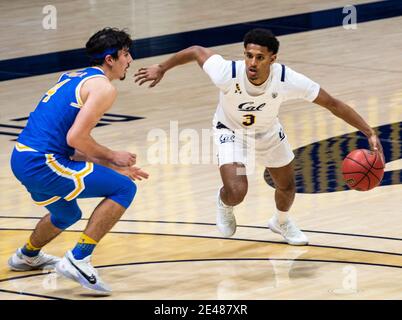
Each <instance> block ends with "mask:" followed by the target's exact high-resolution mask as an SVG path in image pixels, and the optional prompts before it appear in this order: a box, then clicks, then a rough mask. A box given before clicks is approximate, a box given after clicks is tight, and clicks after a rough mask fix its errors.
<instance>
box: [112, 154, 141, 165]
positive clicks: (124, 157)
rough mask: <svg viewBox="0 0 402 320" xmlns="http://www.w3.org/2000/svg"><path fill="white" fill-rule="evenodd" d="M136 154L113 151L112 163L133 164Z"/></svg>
mask: <svg viewBox="0 0 402 320" xmlns="http://www.w3.org/2000/svg"><path fill="white" fill-rule="evenodd" d="M136 161H137V156H136V155H135V154H134V153H130V152H127V151H113V159H112V161H111V162H112V163H113V164H114V165H116V166H118V167H131V166H133V165H135V162H136Z"/></svg>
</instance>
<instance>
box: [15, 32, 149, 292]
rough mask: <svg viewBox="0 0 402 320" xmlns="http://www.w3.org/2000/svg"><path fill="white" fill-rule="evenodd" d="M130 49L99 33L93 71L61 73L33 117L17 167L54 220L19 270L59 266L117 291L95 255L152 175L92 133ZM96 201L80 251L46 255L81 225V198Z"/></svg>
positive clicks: (26, 251) (23, 254)
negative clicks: (66, 233) (100, 272)
mask: <svg viewBox="0 0 402 320" xmlns="http://www.w3.org/2000/svg"><path fill="white" fill-rule="evenodd" d="M131 42H132V40H131V39H130V36H129V35H128V34H127V33H126V32H124V31H121V30H118V29H112V28H105V29H103V30H100V31H98V32H97V33H95V34H94V35H93V36H92V37H91V38H90V39H89V40H88V42H87V44H86V49H87V53H88V54H89V56H90V58H91V65H92V67H89V68H86V69H83V70H79V71H75V72H67V73H64V74H62V75H61V77H60V78H59V80H58V81H57V83H56V85H55V86H53V87H52V88H51V89H50V90H48V91H47V92H46V94H45V95H44V96H43V97H42V99H41V100H40V102H39V104H38V106H37V107H36V109H35V111H33V112H32V113H31V114H30V116H29V120H28V124H27V126H26V127H25V129H24V130H23V132H22V133H21V134H20V136H19V137H18V140H17V143H16V146H15V148H14V150H13V153H12V157H11V167H12V170H13V172H14V175H15V176H16V177H17V179H18V180H19V181H20V182H21V183H22V184H23V185H24V186H25V188H26V189H27V191H28V192H29V193H30V194H31V197H32V199H33V201H34V202H35V203H36V204H38V205H41V206H45V207H46V208H47V210H48V211H49V213H48V214H47V215H45V216H44V217H43V218H42V219H41V220H40V221H39V223H38V224H37V226H36V228H35V230H34V231H33V233H32V234H31V236H30V238H29V239H28V241H27V243H26V244H25V245H24V246H23V247H21V248H19V249H17V251H16V253H15V254H14V255H13V256H12V257H11V258H10V259H9V262H8V263H9V266H10V267H11V269H12V270H15V271H28V270H35V269H44V268H53V267H55V269H56V271H57V272H58V273H59V274H61V275H63V276H65V277H67V278H70V279H72V280H75V281H77V282H79V283H80V284H81V285H82V286H84V287H86V288H89V289H92V290H96V291H101V292H105V293H107V292H110V288H109V287H108V285H107V284H105V283H104V282H103V281H102V280H101V278H100V277H99V275H98V273H97V271H96V269H95V268H93V266H92V265H91V263H90V259H91V254H92V252H93V250H94V248H95V246H96V245H97V243H98V242H99V241H100V240H101V239H102V237H103V236H104V235H105V234H106V233H107V232H108V231H109V230H110V229H111V228H112V227H113V226H114V224H115V223H116V222H117V221H118V220H119V219H120V217H121V216H122V215H123V213H124V212H125V210H126V209H127V208H128V207H129V206H130V204H131V202H132V201H133V199H134V196H135V194H136V189H137V188H136V185H135V183H134V182H133V181H132V180H142V178H148V174H147V173H146V172H144V171H142V170H141V169H140V168H137V167H135V166H134V164H135V163H136V155H135V154H133V153H131V152H127V151H114V150H111V149H109V148H107V147H105V146H103V145H101V144H99V143H97V142H96V141H95V140H94V139H93V138H92V136H91V130H92V129H93V128H94V127H95V125H96V124H97V122H98V121H99V120H100V119H101V117H102V116H103V114H104V113H105V112H107V110H108V109H109V108H110V107H111V106H112V104H113V102H114V100H115V98H116V89H115V87H114V86H113V85H112V84H111V81H112V80H116V79H120V80H124V78H125V76H126V72H127V69H128V68H129V66H130V63H131V61H132V57H131V55H130V52H129V49H130V46H131ZM93 197H102V198H104V199H103V200H102V201H101V202H100V203H99V205H98V206H97V207H96V209H95V210H94V212H93V213H92V215H91V217H90V219H89V222H88V224H87V226H86V228H85V230H84V232H83V233H82V235H81V237H80V239H79V241H78V243H77V244H76V246H75V247H74V248H73V249H72V250H70V251H68V252H67V253H66V255H65V256H64V257H63V258H62V259H59V258H57V257H54V256H51V255H48V254H45V253H43V252H42V251H41V248H42V247H43V246H45V245H46V244H47V243H49V242H50V241H51V240H52V239H54V238H55V237H56V236H57V235H59V234H60V233H61V232H62V231H63V230H65V229H66V228H68V227H69V226H71V225H72V224H74V223H75V222H76V221H78V220H79V219H80V218H81V210H80V208H79V206H78V204H77V199H78V198H93Z"/></svg>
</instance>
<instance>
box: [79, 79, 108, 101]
mask: <svg viewBox="0 0 402 320" xmlns="http://www.w3.org/2000/svg"><path fill="white" fill-rule="evenodd" d="M96 77H102V78H106V79H107V77H106V76H105V75H104V74H94V75H93V76H89V77H87V78H85V79H82V80H81V81H80V82H79V83H78V85H77V87H76V88H75V100H77V104H78V108H81V107H82V106H83V105H84V103H83V102H82V100H81V95H80V90H81V87H82V85H83V84H84V83H85V81H87V80H89V79H93V78H96Z"/></svg>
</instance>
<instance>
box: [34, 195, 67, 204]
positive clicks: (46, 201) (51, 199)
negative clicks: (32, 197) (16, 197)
mask: <svg viewBox="0 0 402 320" xmlns="http://www.w3.org/2000/svg"><path fill="white" fill-rule="evenodd" d="M60 198H61V197H58V196H54V197H52V198H50V199H47V200H45V201H34V202H35V204H37V205H38V206H47V205H49V204H52V203H54V202H56V201H58V200H59V199H60Z"/></svg>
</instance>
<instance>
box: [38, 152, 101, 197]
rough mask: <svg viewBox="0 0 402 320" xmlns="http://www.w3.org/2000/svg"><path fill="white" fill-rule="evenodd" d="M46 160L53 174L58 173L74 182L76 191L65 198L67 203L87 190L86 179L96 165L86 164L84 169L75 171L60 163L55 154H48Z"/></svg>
mask: <svg viewBox="0 0 402 320" xmlns="http://www.w3.org/2000/svg"><path fill="white" fill-rule="evenodd" d="M46 159H47V160H46V164H47V165H48V166H49V167H50V169H52V171H53V172H55V173H57V174H58V175H59V176H62V177H64V178H67V179H70V180H73V181H74V185H75V188H74V190H73V191H71V192H70V193H69V194H68V195H67V196H65V197H64V199H65V200H67V201H71V200H73V199H75V198H76V197H77V196H78V195H79V194H80V193H81V192H82V191H83V190H84V189H85V183H84V178H85V177H86V176H87V175H89V174H90V173H91V172H92V171H93V169H94V164H93V163H92V162H86V164H85V167H84V168H82V169H81V170H80V171H75V170H72V169H70V168H66V167H64V166H63V165H62V164H60V163H58V162H57V160H56V159H55V158H54V156H53V154H46Z"/></svg>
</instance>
